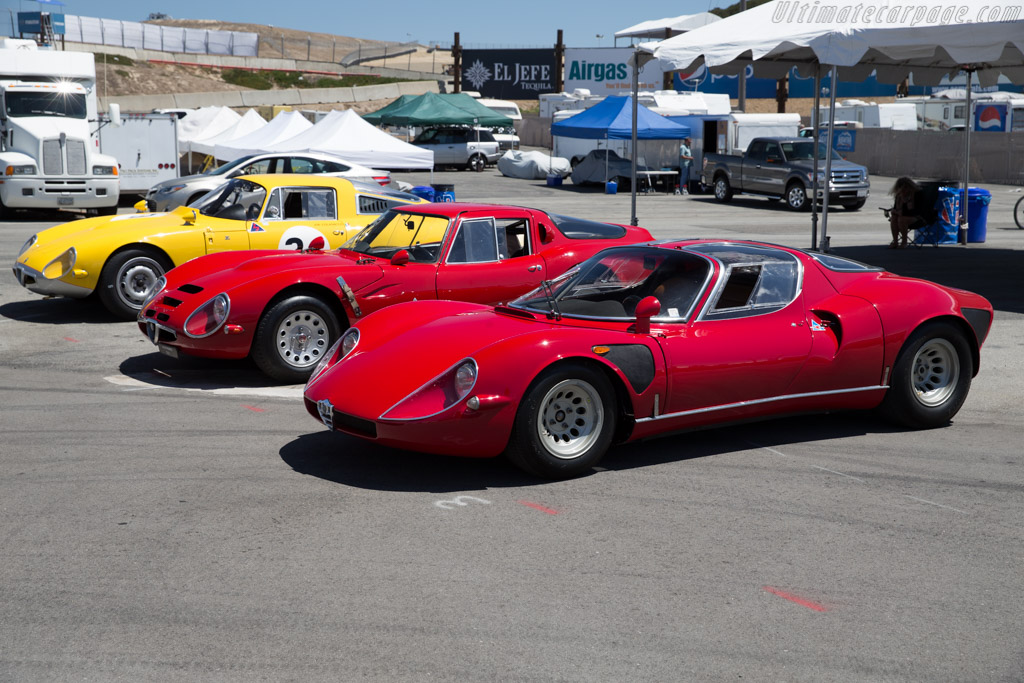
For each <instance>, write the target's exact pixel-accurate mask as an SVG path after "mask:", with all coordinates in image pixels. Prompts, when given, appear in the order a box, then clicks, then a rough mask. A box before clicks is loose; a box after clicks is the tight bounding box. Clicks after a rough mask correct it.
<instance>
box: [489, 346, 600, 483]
mask: <svg viewBox="0 0 1024 683" xmlns="http://www.w3.org/2000/svg"><path fill="white" fill-rule="evenodd" d="M616 420H617V408H616V404H615V390H614V388H613V387H612V385H611V382H609V381H608V378H607V377H605V376H604V374H602V373H601V372H600V371H599V370H595V369H593V368H590V367H589V366H587V365H584V364H582V363H564V364H561V365H557V366H555V367H553V368H549V369H548V370H546V371H545V372H543V373H542V374H541V375H540V376H539V377H538V378H537V379H536V380H534V381H533V383H532V384H531V385H530V388H529V389H527V391H526V393H525V395H524V397H523V400H522V402H521V403H520V404H519V410H518V411H517V412H516V420H515V424H514V426H513V430H512V437H511V439H510V440H509V445H508V449H507V450H506V451H505V454H506V455H507V456H508V458H509V460H511V461H512V462H513V463H514V464H516V465H517V466H518V467H520V468H522V469H524V470H526V471H527V472H530V473H531V474H535V475H537V476H540V477H545V478H549V479H565V478H568V477H575V476H579V475H580V474H583V473H584V472H586V471H587V470H589V469H591V468H592V467H594V466H595V465H596V464H597V463H598V462H600V460H601V458H602V457H604V454H605V453H606V452H607V451H608V448H609V447H610V446H611V442H612V435H613V434H614V433H615V423H616Z"/></svg>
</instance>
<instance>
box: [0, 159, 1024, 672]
mask: <svg viewBox="0 0 1024 683" xmlns="http://www.w3.org/2000/svg"><path fill="white" fill-rule="evenodd" d="M394 176H395V177H396V178H397V179H400V180H404V181H406V182H410V183H412V184H413V185H422V184H429V183H430V182H431V181H433V182H435V183H452V184H454V185H455V193H456V197H457V198H458V199H459V200H466V201H486V202H497V203H511V204H518V205H525V206H532V207H537V208H542V209H546V210H550V211H554V212H557V213H564V214H569V215H577V216H581V217H588V218H596V219H603V220H610V221H616V222H624V223H628V222H629V220H630V215H631V211H630V203H631V202H630V196H629V194H628V193H620V194H617V195H607V194H604V193H603V192H602V191H601V190H600V189H581V188H577V187H574V186H572V185H571V184H566V185H563V186H562V187H560V188H555V187H548V186H547V185H546V184H545V181H543V180H538V181H531V180H514V179H510V178H504V177H501V176H500V175H499V174H498V173H497V171H495V170H494V169H493V168H489V169H487V170H486V171H485V172H484V173H481V174H474V173H469V172H444V173H435V174H433V177H432V178H431V177H430V175H429V174H427V173H395V174H394ZM891 184H892V179H891V178H873V179H872V188H873V195H872V196H871V197H870V198H869V200H868V203H867V206H866V207H865V208H864V209H863V210H861V211H859V212H847V211H843V210H838V211H836V212H835V213H833V214H832V215H831V216H830V219H829V235H830V237H831V249H832V251H833V252H834V253H836V254H839V255H843V256H850V257H852V258H855V259H857V260H860V261H864V262H867V263H872V264H876V265H881V266H884V267H885V268H887V269H889V270H890V271H892V272H896V273H900V274H907V275H913V276H918V277H925V278H928V279H932V280H936V281H938V282H942V283H945V284H949V285H952V286H957V287H964V288H967V289H971V290H973V291H976V292H979V293H981V294H983V295H985V296H986V297H988V298H989V299H990V300H991V301H992V302H993V304H994V305H995V307H996V320H995V323H994V326H993V328H992V332H991V334H990V336H989V339H988V341H987V343H986V345H985V347H984V349H983V350H982V357H981V369H980V373H979V374H978V376H977V377H976V378H975V380H974V384H973V387H972V389H971V393H970V396H969V397H968V399H967V402H966V404H965V405H964V407H963V409H962V410H961V411H960V413H959V414H958V415H957V417H956V419H955V420H954V421H953V423H952V424H951V425H949V426H948V427H945V428H942V429H936V430H930V431H923V432H914V431H905V430H901V429H895V428H893V427H891V426H890V425H888V424H887V423H885V422H883V421H881V420H879V419H877V418H876V417H875V416H873V415H870V414H839V415H822V416H804V417H795V418H788V419H783V420H776V421H771V422H763V423H757V424H752V425H745V426H740V427H730V428H723V429H712V430H707V431H701V432H695V433H687V434H680V435H675V436H671V437H665V438H661V439H657V440H653V441H648V442H643V443H636V444H629V445H626V446H623V447H619V448H616V449H614V450H613V451H612V452H611V453H610V454H609V456H608V457H607V458H606V459H605V461H604V462H603V463H602V467H601V468H600V469H599V470H598V471H595V472H594V473H593V474H591V475H589V476H585V477H581V478H579V479H574V480H571V481H564V482H539V481H537V480H535V479H532V478H530V477H527V476H525V475H523V474H521V473H520V472H519V471H518V470H516V469H514V468H513V467H512V466H511V465H509V464H507V463H505V462H504V461H502V460H500V459H498V460H472V459H456V458H445V457H439V456H429V455H420V454H414V453H408V452H401V451H396V450H391V449H386V448H380V447H376V446H374V445H372V444H369V443H364V442H362V441H360V440H357V439H354V438H349V437H345V436H342V435H337V434H328V433H327V432H326V431H325V430H324V429H323V427H322V426H321V425H320V424H319V423H317V422H316V421H315V420H313V419H312V418H311V417H309V416H308V415H307V414H306V412H305V410H304V409H303V406H302V403H301V400H299V398H298V397H299V395H300V393H301V392H300V388H299V387H288V386H279V385H274V384H272V383H271V382H270V381H268V380H267V379H266V378H264V377H263V376H262V375H260V374H259V372H258V371H257V370H256V369H255V366H253V365H252V364H251V363H249V362H245V361H240V362H231V363H224V362H219V363H215V362H212V361H201V360H184V361H174V360H171V359H169V358H167V357H165V356H162V355H160V354H158V353H156V351H155V347H153V346H152V344H150V342H149V341H148V340H146V339H145V338H144V337H143V336H142V335H141V334H140V333H139V331H138V329H137V327H136V326H135V324H134V323H127V322H117V321H114V320H113V319H112V318H111V317H110V316H109V315H108V314H107V313H106V312H105V311H104V310H103V308H102V307H101V306H100V305H99V304H98V303H95V302H92V301H84V302H83V301H69V300H63V299H43V298H42V297H40V296H37V295H35V294H32V293H30V292H28V291H26V290H24V289H22V288H21V287H19V286H18V285H17V282H16V281H15V279H14V276H13V275H12V274H11V272H10V270H7V271H6V274H4V275H0V406H2V408H0V548H2V549H3V553H2V561H0V681H7V680H10V681H51V680H98V681H131V682H133V683H134V682H139V681H167V680H203V681H252V680H271V681H318V680H325V681H350V680H367V681H426V680H432V681H433V680H436V681H466V680H481V681H484V680H508V681H625V680H630V681H706V680H740V679H743V680H771V681H815V682H817V681H837V682H844V683H846V682H851V681H872V682H874V681H942V682H946V681H1016V680H1021V679H1022V678H1024V639H1022V636H1021V633H1024V617H1022V610H1021V605H1022V604H1024V572H1022V571H1021V565H1022V561H1024V532H1022V530H1024V495H1022V494H1024V455H1022V450H1021V435H1022V434H1024V420H1022V417H1021V410H1020V404H1021V402H1022V401H1024V392H1022V391H1021V384H1022V380H1024V364H1022V361H1021V358H1022V357H1024V353H1022V352H1024V315H1022V314H1024V230H1018V229H1017V228H1016V226H1015V225H1014V223H1013V220H1012V216H1011V211H1012V208H1013V202H1014V201H1015V200H1016V199H1017V198H1018V197H1020V196H1021V194H1020V189H1021V188H1012V187H1001V186H989V185H986V186H985V187H987V188H988V189H989V190H990V191H992V193H993V200H992V203H991V205H990V206H989V215H988V225H987V235H986V240H985V242H984V243H974V244H970V245H968V246H959V245H957V246H942V247H938V248H933V247H925V248H922V249H902V250H889V249H886V248H885V245H886V244H887V243H888V242H889V234H888V226H887V223H886V222H885V221H884V219H883V217H882V214H881V212H880V211H879V210H878V208H877V207H880V206H888V205H889V204H890V203H891V202H890V199H889V198H888V197H886V196H885V191H886V190H887V189H888V187H889V186H890V185H891ZM122 211H123V212H129V211H131V209H128V208H124V209H122ZM637 215H638V218H639V223H640V225H643V226H645V227H647V228H649V229H650V230H651V231H652V233H653V234H654V235H655V236H657V237H691V236H692V237H720V238H728V239H760V240H765V241H769V242H775V243H780V244H786V245H791V246H799V247H809V246H810V245H811V227H810V216H809V214H796V213H792V212H790V211H788V210H786V209H785V208H784V207H783V206H781V205H780V204H771V203H769V202H768V201H766V200H764V199H760V198H751V197H742V196H738V197H736V198H735V199H734V201H733V202H732V203H730V204H728V205H723V204H719V203H716V202H715V201H714V200H713V199H712V198H711V197H710V196H675V195H664V194H654V195H641V196H639V197H638V198H637ZM64 218H66V217H58V216H55V215H52V214H50V215H45V214H39V215H26V216H22V217H21V218H20V219H19V220H18V221H14V222H12V221H8V222H3V223H0V263H4V264H8V266H9V265H10V264H13V262H14V258H15V255H16V253H17V251H18V249H19V248H20V247H21V245H22V244H23V243H24V241H25V240H26V239H27V238H28V237H29V236H30V235H31V234H32V233H33V232H35V231H37V230H40V229H44V228H46V227H49V226H51V225H54V224H56V223H58V222H60V221H61V220H63V219H64ZM409 362H416V361H415V359H409ZM400 371H401V368H381V381H387V376H388V374H389V373H392V372H400Z"/></svg>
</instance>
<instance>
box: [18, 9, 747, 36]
mask: <svg viewBox="0 0 1024 683" xmlns="http://www.w3.org/2000/svg"><path fill="white" fill-rule="evenodd" d="M63 2H64V8H63V9H64V13H65V14H78V15H81V16H88V17H102V18H109V19H123V20H126V21H143V20H145V19H146V18H147V17H148V16H149V14H150V12H163V13H165V14H169V15H170V16H172V17H174V18H176V19H216V20H219V21H238V22H244V23H253V24H266V25H271V26H279V27H281V28H290V29H297V30H300V31H313V32H318V33H332V34H334V35H342V36H351V37H354V38H368V39H373V40H393V41H398V42H404V41H407V40H415V41H418V42H420V43H424V44H427V43H432V42H438V43H441V44H443V45H447V44H450V43H451V41H452V35H453V34H454V33H455V32H456V31H458V32H459V33H460V39H461V41H462V43H463V44H464V45H469V46H471V47H480V48H484V47H495V48H498V47H546V46H548V45H553V44H554V42H555V38H556V32H557V30H558V29H562V31H563V36H564V40H565V43H566V45H568V46H569V47H593V46H597V45H598V44H600V45H601V46H603V47H610V46H611V45H613V36H614V34H615V32H616V31H620V30H622V29H624V28H627V27H629V26H632V25H633V24H638V23H640V22H641V21H649V20H652V19H662V18H665V17H676V16H679V15H682V14H696V13H698V12H706V11H708V10H709V9H711V8H713V7H726V6H728V5H730V4H732V2H731V1H719V0H712V1H709V0H674V1H670V2H668V1H664V0H662V1H661V2H656V1H653V0H634V1H630V0H586V1H579V0H577V1H575V2H569V1H566V0H511V1H508V0H506V1H505V2H501V1H496V0H474V1H472V2H471V1H469V0H433V1H430V0H376V1H374V0H333V1H323V0H292V1H291V2H289V1H288V0H241V1H240V0H63ZM2 7H3V8H5V9H8V10H11V11H13V12H14V13H15V14H17V12H19V11H26V12H27V11H39V10H40V9H42V10H43V11H59V10H60V7H59V6H55V5H50V4H40V3H38V2H34V1H32V0H2ZM0 22H2V23H0V34H4V35H7V34H10V33H11V22H10V17H9V16H7V17H4V16H0ZM598 35H602V36H604V37H603V38H601V39H598V38H597V37H596V36H598ZM619 44H620V45H625V44H626V42H625V41H622V40H620V41H619Z"/></svg>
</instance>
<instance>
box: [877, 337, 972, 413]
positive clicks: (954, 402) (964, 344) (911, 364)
mask: <svg viewBox="0 0 1024 683" xmlns="http://www.w3.org/2000/svg"><path fill="white" fill-rule="evenodd" d="M973 358H974V357H973V355H972V354H971V348H970V344H969V343H968V341H967V338H966V337H965V335H964V333H963V332H962V331H961V330H960V329H959V328H957V327H956V326H955V325H952V324H950V323H946V322H933V323H927V324H925V325H923V326H922V327H921V328H919V329H918V330H917V331H916V332H914V334H912V335H911V336H910V338H909V339H907V341H906V343H905V344H904V345H903V348H902V349H900V353H899V356H897V358H896V364H895V365H894V366H893V371H892V376H891V377H890V381H889V390H888V392H886V394H885V399H884V400H883V401H882V405H881V406H880V409H881V410H882V413H883V414H884V415H885V416H886V418H887V419H889V420H891V421H893V422H895V423H897V424H899V425H902V426H905V427H911V428H913V429H931V428H934V427H942V426H944V425H946V424H949V421H950V420H951V419H953V416H954V415H956V414H957V411H959V410H960V406H962V405H963V403H964V400H965V399H966V398H967V392H968V391H970V388H971V377H972V376H973V374H974V360H973Z"/></svg>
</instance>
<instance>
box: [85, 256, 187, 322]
mask: <svg viewBox="0 0 1024 683" xmlns="http://www.w3.org/2000/svg"><path fill="white" fill-rule="evenodd" d="M173 267H174V264H173V263H171V262H170V261H168V260H167V257H166V256H164V255H163V254H159V253H156V252H154V251H151V250H148V249H125V250H124V251H119V252H117V253H116V254H114V255H113V256H111V257H110V258H109V259H107V262H106V263H105V264H103V270H102V271H100V279H99V283H98V284H97V287H96V291H97V292H98V293H99V296H100V301H102V302H103V305H104V306H106V308H107V310H108V311H110V312H111V313H113V314H114V315H116V316H117V317H119V318H123V319H125V320H134V319H135V317H136V316H137V315H138V314H139V310H140V309H141V308H142V302H144V301H145V300H146V297H147V296H148V295H149V292H150V290H151V289H152V288H153V285H155V284H156V281H157V280H158V279H160V277H161V276H162V275H163V274H164V273H166V272H167V271H168V270H170V269H171V268H173Z"/></svg>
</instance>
